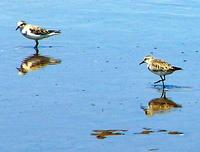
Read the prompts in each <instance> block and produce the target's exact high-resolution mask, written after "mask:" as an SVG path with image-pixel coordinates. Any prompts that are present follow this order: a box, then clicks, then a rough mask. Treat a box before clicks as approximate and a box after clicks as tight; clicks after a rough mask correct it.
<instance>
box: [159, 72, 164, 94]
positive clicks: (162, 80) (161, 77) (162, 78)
mask: <svg viewBox="0 0 200 152" xmlns="http://www.w3.org/2000/svg"><path fill="white" fill-rule="evenodd" d="M160 77H161V79H162V85H163V91H164V90H165V84H164V81H165V75H164V76H163V78H162V76H160Z"/></svg>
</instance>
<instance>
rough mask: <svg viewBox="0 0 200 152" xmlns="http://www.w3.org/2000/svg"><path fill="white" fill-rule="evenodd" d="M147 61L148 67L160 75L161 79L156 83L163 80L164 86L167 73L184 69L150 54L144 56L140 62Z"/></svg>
mask: <svg viewBox="0 0 200 152" xmlns="http://www.w3.org/2000/svg"><path fill="white" fill-rule="evenodd" d="M143 63H147V68H148V69H149V70H150V71H151V72H152V73H154V74H157V75H159V76H160V78H161V80H158V81H156V82H154V83H155V84H156V83H159V82H161V81H162V84H163V88H164V81H165V75H169V74H171V73H173V72H175V71H177V70H182V68H179V67H176V66H173V65H171V64H169V63H167V62H166V61H163V60H160V59H156V58H154V57H153V56H151V55H148V56H146V57H145V58H144V60H143V61H142V62H141V63H140V65H141V64H143Z"/></svg>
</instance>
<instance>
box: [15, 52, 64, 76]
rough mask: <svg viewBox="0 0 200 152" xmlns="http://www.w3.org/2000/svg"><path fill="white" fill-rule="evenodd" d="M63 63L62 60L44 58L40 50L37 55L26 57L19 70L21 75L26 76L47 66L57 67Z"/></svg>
mask: <svg viewBox="0 0 200 152" xmlns="http://www.w3.org/2000/svg"><path fill="white" fill-rule="evenodd" d="M59 63H61V60H60V59H54V58H51V57H48V56H43V55H40V54H39V50H38V49H36V53H35V54H33V55H31V56H28V57H26V58H25V59H24V60H23V61H22V63H21V66H20V67H19V68H17V70H18V71H19V74H21V75H25V74H27V73H28V72H31V71H35V70H39V69H41V68H43V67H46V66H47V65H55V64H59Z"/></svg>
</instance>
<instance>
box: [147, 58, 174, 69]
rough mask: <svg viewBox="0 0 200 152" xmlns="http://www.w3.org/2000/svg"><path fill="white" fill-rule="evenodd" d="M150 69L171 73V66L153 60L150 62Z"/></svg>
mask: <svg viewBox="0 0 200 152" xmlns="http://www.w3.org/2000/svg"><path fill="white" fill-rule="evenodd" d="M151 69H152V70H153V71H170V70H172V71H173V66H172V65H171V64H169V63H167V62H165V61H163V60H160V59H154V60H153V62H152V66H151Z"/></svg>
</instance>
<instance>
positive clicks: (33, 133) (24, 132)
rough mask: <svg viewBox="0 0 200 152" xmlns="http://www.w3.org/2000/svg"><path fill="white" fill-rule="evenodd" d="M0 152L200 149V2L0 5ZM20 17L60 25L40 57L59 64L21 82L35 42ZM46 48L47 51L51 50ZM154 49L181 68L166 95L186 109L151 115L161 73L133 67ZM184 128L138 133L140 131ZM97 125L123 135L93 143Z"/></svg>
mask: <svg viewBox="0 0 200 152" xmlns="http://www.w3.org/2000/svg"><path fill="white" fill-rule="evenodd" d="M0 7H1V9H0V19H1V24H0V32H1V37H0V40H1V48H0V69H1V75H0V80H1V84H0V86H1V87H0V88H1V93H0V132H1V133H0V151H4V152H6V151H16V152H17V151H20V152H35V151H43V152H47V151H48V152H55V151H56V152H64V151H70V152H79V151H81V152H93V151H97V152H102V151H115V152H118V151H122V150H124V151H126V152H133V151H134V152H145V151H150V149H157V150H156V151H161V152H171V151H176V152H177V151H181V152H188V151H191V150H192V151H193V152H198V151H199V150H198V148H199V140H198V139H199V135H198V130H199V128H200V120H199V117H198V116H199V114H200V112H199V91H200V86H199V81H200V79H199V76H198V73H199V68H198V67H199V62H198V59H199V57H200V50H199V42H200V34H199V33H200V28H199V25H200V20H199V17H200V15H199V14H200V9H199V8H200V2H199V1H195V0H193V1H189V0H184V1H180V0H173V1H172V0H162V1H160V0H150V1H148V2H147V1H144V0H125V1H113V0H109V1H108V0H107V1H104V0H102V1H98V0H97V1H91V0H84V1H79V0H77V1H72V0H69V1H64V0H61V1H50V0H44V1H38V0H36V1H35V0H34V1H32V0H28V1H24V0H14V1H1V2H0ZM18 20H26V21H27V22H30V23H33V24H37V25H42V26H44V27H46V28H54V29H60V30H61V31H62V34H61V35H59V36H55V37H51V38H49V39H46V40H42V41H40V47H39V49H40V54H41V55H45V56H50V57H54V58H58V59H61V60H62V62H61V64H58V65H52V66H46V67H44V68H42V69H40V70H37V71H33V72H30V73H28V74H26V75H24V76H19V75H18V71H17V69H16V67H19V66H20V65H21V62H22V61H23V60H24V59H25V58H26V57H28V56H30V55H32V54H34V49H33V46H34V41H31V40H27V39H25V38H24V37H23V36H22V35H20V33H19V31H15V28H16V23H17V21H18ZM49 46H52V47H49ZM151 53H153V54H154V55H155V56H156V57H159V58H164V59H166V60H167V61H169V62H170V63H172V64H174V65H177V66H180V67H182V68H183V69H184V70H183V71H180V72H177V73H174V74H173V75H171V76H168V77H167V81H166V85H167V86H168V87H167V89H168V92H167V97H169V98H170V99H172V100H173V101H175V102H177V103H179V104H181V105H182V106H183V108H181V109H177V110H172V111H170V112H167V113H163V114H157V115H155V116H153V117H148V116H146V115H145V114H144V111H143V110H142V109H141V108H140V107H141V105H143V106H146V105H148V102H149V101H151V100H152V99H154V98H158V97H160V95H161V91H160V89H159V87H160V86H157V87H153V82H155V81H157V80H158V79H159V77H157V76H155V75H153V74H151V73H150V72H149V71H148V70H147V68H146V66H139V63H140V62H141V61H142V59H143V57H144V56H145V55H148V54H151ZM144 127H146V128H152V129H167V130H172V131H174V130H175V131H180V132H183V133H184V135H183V136H178V135H168V134H159V133H155V134H150V135H136V134H134V133H135V132H139V131H141V130H142V128H144ZM97 129H127V130H128V131H127V132H126V133H125V135H123V136H109V137H107V138H105V139H104V140H99V139H97V138H96V137H95V136H92V135H91V133H92V132H93V130H97Z"/></svg>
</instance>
